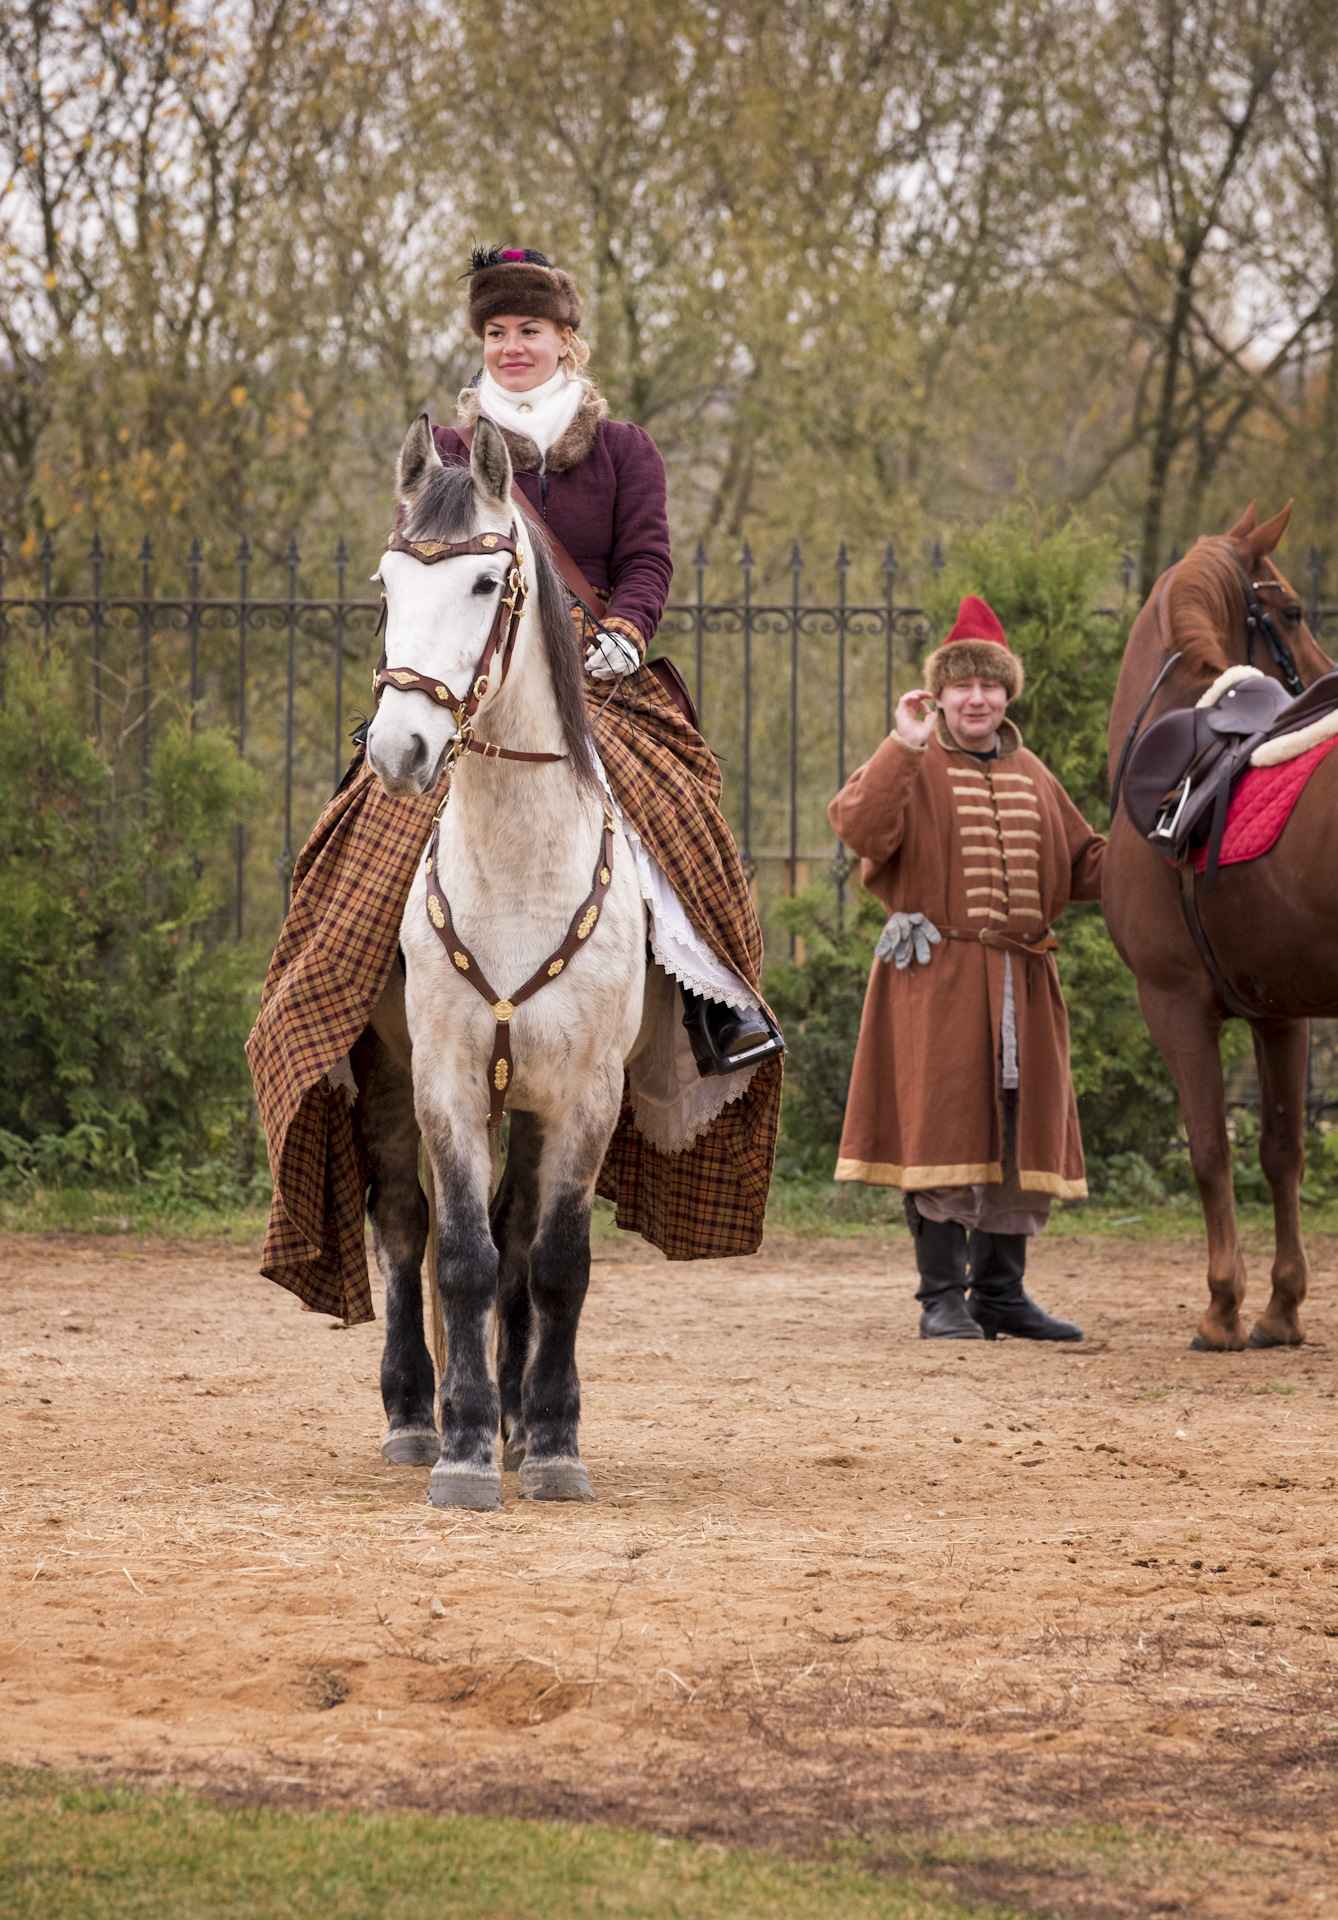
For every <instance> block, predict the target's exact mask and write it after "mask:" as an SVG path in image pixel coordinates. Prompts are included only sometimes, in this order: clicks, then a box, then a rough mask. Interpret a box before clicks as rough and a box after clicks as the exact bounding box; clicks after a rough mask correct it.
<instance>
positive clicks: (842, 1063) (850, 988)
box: [766, 887, 887, 1179]
mask: <svg viewBox="0 0 1338 1920" xmlns="http://www.w3.org/2000/svg"><path fill="white" fill-rule="evenodd" d="M774 911H775V917H776V918H777V920H779V922H780V924H781V925H782V926H783V927H784V928H785V929H786V930H787V931H788V932H790V933H794V934H797V935H798V936H799V938H800V939H801V940H802V941H803V943H804V957H803V959H802V960H798V961H796V960H777V961H773V962H772V964H771V965H770V966H769V967H768V969H767V976H766V995H767V999H768V1001H769V1002H770V1004H771V1006H772V1007H773V1008H774V1010H775V1012H776V1015H777V1017H778V1018H779V1020H780V1023H781V1025H782V1027H783V1028H784V1029H785V1043H786V1048H787V1054H786V1062H785V1099H784V1104H783V1106H782V1110H781V1130H782V1135H783V1139H782V1145H781V1150H780V1154H779V1156H778V1159H777V1167H778V1170H779V1171H780V1172H781V1173H782V1174H784V1173H787V1172H788V1173H791V1174H796V1173H804V1174H812V1175H815V1176H819V1177H825V1178H827V1179H830V1178H831V1175H832V1173H833V1171H834V1170H835V1167H836V1149H837V1147H838V1146H839V1144H840V1140H841V1122H842V1120H843V1118H844V1116H845V1110H846V1096H847V1094H848V1093H849V1091H850V1070H851V1067H852V1065H853V1063H854V1059H855V1042H856V1040H857V1039H858V1038H859V1022H860V1014H861V1012H862V1011H863V1008H864V992H865V988H866V987H867V986H868V983H869V968H870V967H871V965H872V964H873V949H874V945H875V943H876V941H877V939H878V935H879V933H880V932H881V931H882V927H883V922H884V921H885V919H886V918H887V916H886V914H885V913H884V911H883V909H882V907H881V906H880V905H879V903H878V901H877V900H875V899H874V897H873V895H872V894H871V893H866V892H865V891H864V889H863V888H862V887H859V888H857V889H856V891H855V894H854V897H853V899H851V900H849V901H848V903H847V905H846V909H845V912H844V913H843V914H838V912H837V910H836V903H835V901H834V900H833V899H832V896H831V894H830V893H828V892H827V891H826V889H825V888H822V887H809V888H806V889H805V891H804V892H803V893H800V894H796V895H795V897H794V898H793V899H791V900H783V901H780V902H778V903H777V905H776V908H775V910H774Z"/></svg>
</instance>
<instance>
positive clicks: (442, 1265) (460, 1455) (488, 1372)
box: [419, 1098, 502, 1509]
mask: <svg viewBox="0 0 1338 1920" xmlns="http://www.w3.org/2000/svg"><path fill="white" fill-rule="evenodd" d="M419 1106H420V1113H421V1111H422V1100H421V1098H420V1102H419ZM422 1117H423V1131H424V1137H425V1138H426V1140H427V1144H428V1151H429V1153H430V1155H431V1158H432V1167H433V1174H434V1177H435V1180H436V1191H437V1282H438V1285H439V1286H440V1288H441V1302H442V1310H443V1312H444V1314H445V1319H446V1339H447V1361H446V1377H445V1379H444V1380H443V1381H442V1383H441V1388H440V1394H439V1399H440V1411H441V1458H440V1459H439V1460H438V1461H437V1464H436V1465H435V1466H434V1467H433V1469H432V1479H431V1483H430V1485H429V1489H428V1497H429V1499H430V1500H431V1501H432V1504H433V1506H436V1507H475V1508H481V1509H487V1508H493V1507H500V1506H501V1504H502V1490H501V1489H502V1475H501V1470H500V1469H499V1467H498V1465H497V1422H498V1418H499V1414H500V1402H499V1398H498V1392H497V1376H496V1373H495V1371H494V1340H495V1335H496V1315H497V1273H498V1260H497V1249H496V1247H495V1246H494V1245H493V1239H492V1234H491V1232H490V1231H489V1227H488V1204H487V1194H488V1180H489V1166H488V1145H487V1141H486V1139H475V1140H474V1141H473V1143H472V1146H471V1145H470V1144H462V1138H464V1139H465V1140H467V1139H468V1136H467V1135H464V1136H462V1135H460V1134H456V1133H454V1132H453V1131H452V1129H451V1127H450V1125H449V1122H448V1121H447V1120H446V1119H445V1116H440V1117H438V1116H431V1117H429V1116H428V1115H427V1114H423V1116H422ZM470 1131H471V1132H473V1131H474V1130H473V1129H471V1130H470Z"/></svg>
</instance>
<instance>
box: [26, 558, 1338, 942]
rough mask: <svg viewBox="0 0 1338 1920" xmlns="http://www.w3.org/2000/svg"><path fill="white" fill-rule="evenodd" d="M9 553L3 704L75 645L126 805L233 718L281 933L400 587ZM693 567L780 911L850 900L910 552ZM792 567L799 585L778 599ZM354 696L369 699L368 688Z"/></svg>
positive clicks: (720, 706)
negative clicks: (24, 673) (162, 761)
mask: <svg viewBox="0 0 1338 1920" xmlns="http://www.w3.org/2000/svg"><path fill="white" fill-rule="evenodd" d="M6 560H7V556H6V552H5V546H4V541H3V536H0V698H2V697H3V676H4V671H5V661H6V657H7V655H8V652H9V648H10V645H11V644H12V643H13V642H15V641H17V640H18V639H19V638H20V637H25V638H26V639H27V640H28V642H29V643H30V644H36V645H37V646H38V647H39V648H41V649H44V650H49V649H50V648H51V647H52V646H53V645H54V644H56V643H57V642H61V643H63V644H64V645H65V646H66V648H67V651H68V652H69V653H70V655H71V657H72V658H73V659H74V661H75V663H76V667H77V669H78V672H79V677H80V685H81V688H82V692H83V697H84V698H85V699H86V701H87V706H88V713H89V718H90V721H91V724H92V726H93V728H94V730H95V732H96V733H97V734H98V736H99V737H100V738H101V739H102V741H103V744H104V749H105V750H106V751H107V753H108V755H109V757H110V758H111V759H112V760H113V762H114V764H115V767H116V770H117V773H118V791H119V793H120V795H121V804H130V805H133V804H135V803H136V801H137V800H138V801H139V803H140V804H143V796H144V795H145V792H146V783H147V776H148V770H149V765H150V759H151V754H152V741H153V734H154V729H155V726H156V725H157V724H159V723H160V722H159V716H161V715H163V714H165V713H172V712H175V713H176V714H177V715H179V717H180V718H181V719H182V720H183V722H184V723H185V724H186V725H188V726H195V725H201V724H204V725H221V726H225V727H227V728H229V729H230V730H231V731H232V733H233V735H234V738H235V739H236V742H237V747H238V751H239V752H241V753H243V754H245V755H247V757H248V758H249V759H251V760H252V761H253V762H254V763H255V764H256V765H257V766H258V767H259V768H260V769H261V771H262V774H263V775H264V776H265V778H266V781H267V785H268V788H269V791H270V793H271V795H272V802H273V804H272V806H271V808H270V810H269V812H268V814H267V816H266V817H265V818H263V819H262V820H260V821H258V822H257V823H256V824H255V825H253V826H252V828H251V829H249V830H247V831H239V832H238V835H237V842H236V847H235V850H234V869H235V871H234V879H233V908H232V928H233V932H234V933H235V935H236V937H237V938H239V939H240V938H241V937H242V936H243V935H244V934H247V933H250V934H255V935H256V936H257V937H260V936H262V935H265V934H269V933H272V932H274V931H277V925H278V920H279V917H280V914H281V912H282V911H283V910H284V909H285V908H286V905H287V900H288V892H289V888H290V884H291V877H292V872H293V866H294V860H295V856H296V848H297V846H299V845H300V844H301V842H302V841H303V840H304V839H305V837H306V833H307V831H308V829H309V827H310V824H311V823H312V822H313V821H314V819H315V818H316V815H317V813H318V812H319V810H320V808H321V806H322V805H323V804H324V801H325V799H326V798H327V797H328V794H329V792H330V790H331V787H332V786H333V785H337V784H338V781H339V779H340V777H341V776H342V773H343V770H344V766H345V764H346V761H347V757H348V751H349V748H348V740H347V731H348V722H349V721H350V719H352V718H354V717H360V715H361V711H362V709H363V707H364V706H365V707H370V705H371V693H370V676H371V670H372V667H373V665H374V659H375V653H376V642H375V639H374V630H375V626H376V620H377V614H378V611H379V600H378V599H375V598H370V597H362V596H353V595H351V594H350V593H349V590H348V589H349V584H350V573H349V569H350V568H351V567H353V566H354V564H355V561H354V556H353V554H352V553H351V552H350V550H349V548H348V546H347V545H346V543H345V542H344V541H343V540H342V539H341V540H340V541H339V542H338V544H337V546H336V547H335V550H334V552H333V554H332V555H330V556H329V559H328V560H327V561H326V562H324V566H325V568H326V569H327V572H326V578H327V579H330V578H331V577H332V584H333V588H334V591H333V593H330V594H326V595H325V596H319V595H317V596H313V595H311V594H310V593H308V592H305V591H301V590H300V589H301V588H302V587H303V586H305V584H306V582H307V579H308V577H309V574H308V569H307V568H306V566H305V564H304V562H303V559H302V555H301V553H300V551H299V548H298V544H297V541H296V540H295V539H294V540H291V541H290V542H289V544H288V547H287V550H286V552H285V553H284V554H283V555H282V556H281V557H278V556H272V557H269V558H264V559H261V560H257V559H256V557H255V556H254V555H253V551H252V548H251V545H250V543H249V542H248V541H247V540H246V539H243V540H242V541H241V543H240V545H239V547H238V549H237V551H236V554H235V556H234V558H233V560H232V562H231V567H232V569H233V572H232V579H231V581H230V582H229V585H230V586H231V589H232V591H231V592H230V593H226V594H223V595H219V594H218V593H216V592H212V593H211V592H206V577H205V556H204V547H203V544H202V542H201V541H200V540H198V539H197V540H195V541H193V542H192V543H191V546H190V549H189V552H188V554H187V555H186V557H185V561H184V572H185V575H186V590H185V592H184V593H176V594H163V593H161V592H159V591H158V581H157V575H156V572H155V555H154V551H153V547H152V545H151V543H150V541H149V539H148V538H147V537H146V538H145V539H144V542H143V544H142V546H141V548H140V551H139V553H138V555H137V556H135V558H134V560H133V563H132V562H131V560H130V557H129V556H120V557H119V559H117V560H116V563H115V565H114V564H113V561H114V557H113V556H111V555H109V554H107V553H106V552H104V549H103V546H102V542H101V540H100V539H98V538H96V537H95V538H94V540H93V542H92V545H91V547H90V548H89V550H88V552H87V554H86V556H85V557H84V559H83V561H82V562H81V563H80V570H82V571H84V574H85V578H86V580H87V590H86V591H84V592H68V591H62V590H61V583H62V582H63V581H64V580H65V579H66V578H72V577H74V575H73V573H70V574H66V573H64V572H63V571H61V567H60V564H59V563H60V562H61V560H62V556H59V555H58V553H57V549H56V547H55V545H54V543H53V542H52V540H51V538H50V536H48V537H47V538H46V539H45V540H44V542H43V544H42V546H41V548H40V550H39V551H38V552H37V553H36V554H35V555H33V556H32V557H31V558H30V559H28V560H27V561H25V563H24V565H23V569H22V581H23V585H24V587H25V588H26V589H27V590H26V591H25V592H21V593H20V592H10V591H7V590H6V589H7V585H8V582H7V580H6ZM358 561H359V573H358V576H357V577H358V578H359V579H365V578H366V577H367V575H368V574H370V572H371V571H372V568H373V566H374V564H375V555H374V554H373V553H370V552H369V553H367V554H365V555H361V554H360V555H359V556H358ZM363 561H365V562H366V566H365V570H364V569H363V567H362V565H361V563H362V562H363ZM928 565H929V568H930V569H932V571H933V573H934V574H935V575H937V573H938V572H939V570H940V569H941V567H942V565H943V556H942V550H941V548H940V547H939V545H938V543H937V542H936V543H935V546H934V549H933V553H932V556H931V557H930V559H929V562H928ZM1132 565H1133V563H1132V562H1129V563H1128V568H1129V573H1130V574H1131V573H1132ZM132 569H133V570H132ZM276 570H277V572H278V574H279V588H280V590H279V591H278V592H259V591H257V577H258V576H259V575H261V574H263V575H264V576H265V578H266V579H268V580H272V577H273V575H274V573H275V572H276ZM687 571H688V575H689V579H690V582H691V588H690V597H688V598H685V599H678V600H674V601H672V602H671V603H670V605H669V606H668V608H667V609H666V612H665V617H664V621H663V623H662V625H661V628H660V635H659V640H658V645H659V647H660V649H661V650H662V651H665V652H669V653H672V654H673V655H675V657H676V658H677V660H678V664H679V666H680V668H681V669H682V670H683V672H684V673H685V676H686V677H687V679H688V681H689V683H690V684H691V686H692V688H693V692H694V695H695V697H696V701H697V707H698V712H699V714H700V715H701V719H702V727H703V731H704V733H705V734H706V736H707V738H708V739H709V740H710V741H711V744H712V746H713V748H714V749H715V750H716V753H717V756H718V758H719V759H720V762H721V767H722V776H723V781H724V806H725V811H726V814H727V816H728V818H729V820H730V824H731V826H732V828H733V829H734V832H735V835H736V838H737V840H738V843H739V847H740V851H741V853H742V855H743V859H744V863H745V866H746V868H747V870H748V873H749V876H750V878H757V880H758V883H759V894H760V900H761V904H762V907H763V911H764V916H765V913H766V909H767V906H768V903H769V901H770V900H773V899H774V898H775V897H776V896H777V895H778V894H782V893H790V892H793V891H795V890H796V889H797V888H799V887H801V886H803V885H804V884H806V883H807V881H808V879H809V878H810V877H814V878H816V877H818V876H819V875H824V876H825V877H826V878H827V879H829V880H830V882H831V884H832V885H833V886H834V887H835V889H836V891H837V894H838V897H839V895H840V893H841V891H842V889H843V888H844V885H845V882H846V880H847V878H848V876H849V873H850V869H851V864H852V863H851V861H850V859H849V856H848V855H847V854H846V852H845V850H844V849H843V848H842V847H841V846H840V845H839V844H838V843H837V842H836V841H835V840H834V839H833V838H832V836H831V834H830V831H829V829H828V826H827V819H826V804H827V801H828V799H829V798H830V796H831V794H832V793H833V792H835V790H836V789H837V787H839V786H840V785H841V784H842V783H843V782H844V780H845V777H846V774H847V773H848V771H849V770H850V767H851V766H853V765H856V764H858V762H859V760H861V759H863V758H866V757H867V755H868V754H869V753H870V752H871V751H872V750H873V748H874V746H875V745H876V744H877V742H878V741H879V740H880V739H882V738H883V736H884V735H885V734H886V733H887V731H888V730H889V729H890V727H891V724H892V713H893V707H894V705H895V700H896V696H897V692H898V684H899V682H900V683H902V684H908V683H910V682H909V676H910V675H911V674H912V673H913V672H914V669H915V663H916V660H917V659H918V657H919V655H920V653H921V651H922V649H923V647H924V644H925V642H926V641H927V639H928V637H929V634H928V622H927V619H926V616H925V614H924V612H923V610H922V608H921V607H920V606H919V605H917V604H915V603H914V602H913V601H912V600H911V599H910V598H909V597H908V598H907V599H905V600H899V599H898V590H899V588H900V586H901V583H902V578H903V570H902V567H901V564H900V562H899V560H898V557H897V554H896V551H895V549H894V547H893V546H892V544H891V543H889V544H888V545H887V547H886V548H885V550H884V552H883V555H882V557H881V561H876V562H874V563H873V565H872V566H869V565H867V564H863V565H862V564H860V563H859V562H858V560H857V559H855V558H852V556H851V555H850V554H849V552H848V550H847V548H846V546H845V544H844V543H843V544H842V545H841V547H840V548H839V550H838V552H837V554H836V556H835V559H834V560H833V561H832V562H831V563H830V574H829V576H828V577H830V578H832V579H833V583H834V588H835V591H834V593H833V595H832V597H831V598H829V599H824V600H809V599H806V598H805V590H806V583H809V582H811V581H812V579H813V576H814V574H815V573H817V571H818V569H817V568H816V567H813V568H810V567H809V566H808V565H807V564H806V562H805V559H804V557H803V555H802V554H801V552H800V550H799V547H798V545H797V544H792V545H791V547H790V550H789V555H788V558H787V560H786V562H785V563H784V565H783V566H782V567H781V568H779V569H777V570H775V571H774V572H771V573H764V572H763V570H762V568H761V567H760V565H759V563H758V562H757V560H756V559H755V558H754V555H753V552H752V549H751V548H750V546H749V545H748V544H747V543H746V542H745V544H744V546H743V550H742V554H741V556H740V558H739V559H738V561H737V562H735V563H733V565H732V567H731V568H730V569H728V571H732V573H733V575H734V578H735V580H736V581H737V586H736V587H735V588H734V589H733V590H732V591H730V592H729V593H727V594H720V593H719V592H717V591H715V590H714V589H715V587H716V584H717V583H718V582H719V581H720V579H721V577H722V575H725V574H726V573H727V569H726V568H725V567H722V566H718V565H714V564H713V563H712V562H711V561H710V560H709V558H708V555H707V552H706V549H705V547H704V545H702V544H701V543H700V542H699V543H698V546H697V549H696V552H695V553H694V555H693V558H692V562H691V564H690V567H689V568H688V570H687ZM218 572H219V569H218V568H215V569H214V574H215V579H214V580H211V581H210V582H209V583H208V584H209V585H211V586H212V585H214V584H215V581H216V578H217V574H218ZM1309 573H1310V583H1311V593H1310V607H1309V618H1310V624H1311V628H1312V631H1314V632H1315V633H1316V634H1317V635H1320V634H1327V635H1329V636H1330V638H1331V640H1332V638H1333V636H1335V635H1338V605H1326V604H1324V603H1323V602H1322V601H1321V599H1320V591H1321V585H1322V569H1321V566H1320V562H1319V559H1318V556H1317V555H1316V554H1315V553H1314V552H1313V550H1312V555H1311V561H1310V565H1309ZM113 574H114V575H115V578H114V579H113ZM680 578H681V574H680ZM777 578H779V579H780V580H781V581H783V582H787V584H788V592H786V591H784V590H783V591H782V592H781V593H780V594H776V593H775V591H774V582H775V580H776V579H777ZM871 578H872V579H873V580H876V581H877V582H878V583H879V585H880V587H881V591H880V592H877V593H875V594H868V593H865V594H863V595H861V593H860V592H859V591H858V590H856V589H852V580H854V581H856V582H861V581H862V582H863V583H864V584H865V585H867V584H868V582H869V581H870V579H871ZM759 583H760V586H761V589H762V590H761V591H759ZM1128 584H1129V578H1128V575H1126V587H1127V586H1128ZM127 586H128V587H129V588H130V589H131V590H129V591H125V590H120V589H124V588H126V587H127ZM351 688H353V689H362V690H363V691H362V694H361V696H359V695H358V694H357V693H356V692H355V693H353V694H352V696H350V689H351Z"/></svg>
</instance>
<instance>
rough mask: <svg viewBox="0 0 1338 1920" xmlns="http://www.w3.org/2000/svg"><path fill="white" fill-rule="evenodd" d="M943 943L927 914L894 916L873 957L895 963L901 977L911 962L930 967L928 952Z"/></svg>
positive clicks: (899, 914)
mask: <svg viewBox="0 0 1338 1920" xmlns="http://www.w3.org/2000/svg"><path fill="white" fill-rule="evenodd" d="M942 939H943V935H942V934H941V933H940V932H939V930H938V928H937V927H936V926H935V925H934V923H933V921H932V920H929V919H926V917H925V915H924V914H922V913H894V914H893V915H892V918H891V919H890V920H889V921H888V923H887V925H886V926H885V927H884V928H883V931H882V933H881V934H880V935H879V936H878V945H877V946H876V947H875V948H874V953H875V954H876V955H877V956H878V958H879V959H880V960H882V961H884V962H886V961H888V960H895V961H896V964H897V971H898V973H904V972H905V971H906V969H907V967H909V966H910V964H911V961H912V960H918V961H919V963H920V965H921V966H922V967H927V966H928V965H929V949H930V948H931V947H936V946H938V945H939V944H940V942H941V941H942Z"/></svg>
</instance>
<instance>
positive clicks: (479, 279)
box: [469, 260, 581, 340]
mask: <svg viewBox="0 0 1338 1920" xmlns="http://www.w3.org/2000/svg"><path fill="white" fill-rule="evenodd" d="M502 313H514V314H521V315H523V316H524V318H525V319H527V320H551V321H552V322H553V324H554V325H555V326H559V327H571V328H572V329H573V331H574V330H575V329H576V328H577V327H579V326H580V324H581V296H580V294H579V293H577V291H576V282H575V281H574V280H573V279H572V277H571V275H570V274H569V273H564V272H563V271H562V269H561V267H540V266H536V265H535V264H534V263H533V262H532V261H529V260H504V261H501V262H499V264H498V265H497V266H495V267H483V268H482V269H480V270H479V271H477V272H475V273H474V274H473V275H472V276H471V277H470V282H469V326H470V330H471V332H473V333H475V334H477V335H478V337H479V339H480V340H481V339H482V338H483V329H484V328H485V327H486V326H487V324H488V322H489V321H490V320H495V319H496V318H497V316H498V315H499V314H502Z"/></svg>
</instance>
